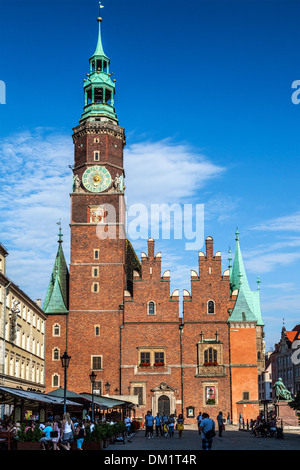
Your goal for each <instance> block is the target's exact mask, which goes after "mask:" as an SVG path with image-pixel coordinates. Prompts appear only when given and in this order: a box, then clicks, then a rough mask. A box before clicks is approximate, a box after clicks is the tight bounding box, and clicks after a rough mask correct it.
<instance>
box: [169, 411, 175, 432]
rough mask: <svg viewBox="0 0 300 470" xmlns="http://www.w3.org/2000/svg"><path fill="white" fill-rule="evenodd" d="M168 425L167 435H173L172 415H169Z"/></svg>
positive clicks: (173, 422)
mask: <svg viewBox="0 0 300 470" xmlns="http://www.w3.org/2000/svg"><path fill="white" fill-rule="evenodd" d="M168 425H169V436H170V437H173V436H174V431H175V418H174V415H171V416H170V418H169V420H168Z"/></svg>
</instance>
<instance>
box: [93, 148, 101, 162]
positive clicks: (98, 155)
mask: <svg viewBox="0 0 300 470" xmlns="http://www.w3.org/2000/svg"><path fill="white" fill-rule="evenodd" d="M99 160H100V152H99V151H98V150H97V151H96V152H94V161H95V162H99Z"/></svg>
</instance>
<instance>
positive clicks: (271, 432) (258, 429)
mask: <svg viewBox="0 0 300 470" xmlns="http://www.w3.org/2000/svg"><path fill="white" fill-rule="evenodd" d="M249 426H250V429H251V432H252V434H253V435H254V437H258V436H259V435H260V436H262V437H268V436H275V434H276V432H277V419H276V416H274V415H272V414H271V415H270V416H269V417H268V418H267V419H266V418H265V416H264V413H262V412H261V413H259V415H258V416H257V418H256V419H255V420H252V419H251V420H250V423H249Z"/></svg>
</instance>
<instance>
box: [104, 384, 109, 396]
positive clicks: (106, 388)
mask: <svg viewBox="0 0 300 470" xmlns="http://www.w3.org/2000/svg"><path fill="white" fill-rule="evenodd" d="M105 390H106V392H107V395H109V390H110V383H109V382H106V384H105Z"/></svg>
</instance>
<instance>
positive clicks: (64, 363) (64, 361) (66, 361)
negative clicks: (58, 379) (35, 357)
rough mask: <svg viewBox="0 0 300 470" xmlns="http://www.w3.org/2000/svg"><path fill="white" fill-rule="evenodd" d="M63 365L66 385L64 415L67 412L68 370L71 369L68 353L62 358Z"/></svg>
mask: <svg viewBox="0 0 300 470" xmlns="http://www.w3.org/2000/svg"><path fill="white" fill-rule="evenodd" d="M60 359H61V365H62V367H63V368H64V369H65V385H64V413H65V412H66V411H67V368H68V367H69V363H70V359H71V356H68V354H67V351H65V352H64V355H63V356H61V357H60Z"/></svg>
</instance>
